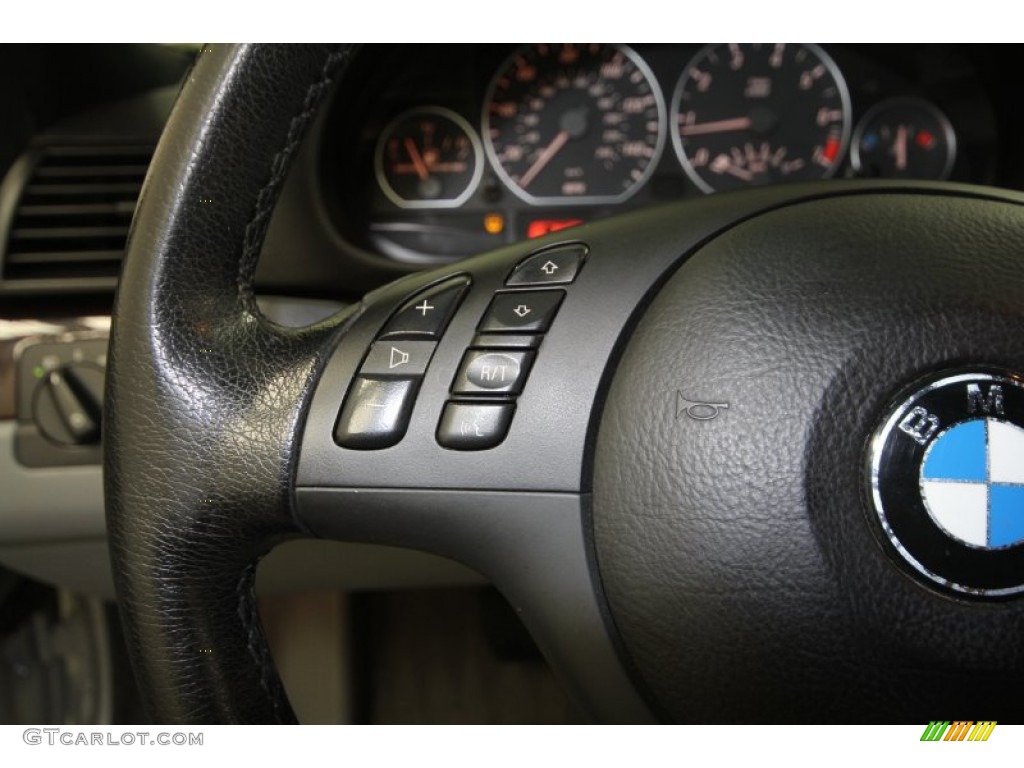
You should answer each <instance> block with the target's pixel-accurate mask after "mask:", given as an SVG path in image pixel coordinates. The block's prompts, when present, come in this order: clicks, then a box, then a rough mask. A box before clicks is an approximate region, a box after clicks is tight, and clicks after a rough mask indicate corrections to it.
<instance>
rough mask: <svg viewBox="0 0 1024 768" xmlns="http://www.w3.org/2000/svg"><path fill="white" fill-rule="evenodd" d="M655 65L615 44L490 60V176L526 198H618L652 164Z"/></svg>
mask: <svg viewBox="0 0 1024 768" xmlns="http://www.w3.org/2000/svg"><path fill="white" fill-rule="evenodd" d="M664 127H665V103H664V100H663V99H662V97H661V92H660V90H659V89H658V87H657V84H656V83H655V80H654V75H653V74H652V73H651V71H650V69H649V68H648V67H647V65H646V64H645V63H644V61H643V60H642V59H641V58H640V57H639V56H637V54H636V53H635V52H634V51H632V50H631V49H629V48H626V47H625V46H620V45H605V44H590V45H574V44H566V45H531V46H526V47H524V48H521V49H519V50H518V51H516V52H515V53H514V54H513V55H512V56H511V57H510V58H509V59H508V60H507V61H506V62H505V63H504V64H503V65H502V67H501V68H500V69H499V70H498V73H497V75H496V76H495V77H494V80H493V81H492V83H491V85H490V88H489V89H488V91H487V98H486V99H485V101H484V113H483V131H482V133H483V138H484V146H485V149H486V151H487V155H488V157H489V159H490V160H491V163H492V164H493V165H494V168H495V171H496V172H497V174H498V176H499V177H500V178H501V179H502V181H504V182H505V184H506V185H507V186H508V187H509V189H511V190H512V191H513V192H514V193H515V194H516V195H518V196H519V197H520V198H522V199H523V200H525V201H526V202H528V203H531V204H534V205H539V204H546V203H547V204H550V203H567V202H572V203H575V204H579V203H584V204H586V203H614V202H621V201H623V200H625V199H627V198H629V197H630V196H631V195H633V194H634V193H636V191H637V190H639V189H640V187H641V186H643V184H644V182H646V181H647V179H648V177H649V176H650V175H651V173H652V172H653V171H654V167H655V165H656V164H657V161H658V158H659V156H660V154H661V149H662V145H663V144H664V136H665V130H664Z"/></svg>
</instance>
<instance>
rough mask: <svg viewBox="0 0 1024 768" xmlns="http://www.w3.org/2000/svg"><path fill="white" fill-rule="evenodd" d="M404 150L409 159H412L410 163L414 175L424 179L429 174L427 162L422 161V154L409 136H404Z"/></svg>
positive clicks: (421, 179)
mask: <svg viewBox="0 0 1024 768" xmlns="http://www.w3.org/2000/svg"><path fill="white" fill-rule="evenodd" d="M405 151H406V152H408V153H409V159H411V160H412V165H413V167H414V168H415V169H416V175H417V176H419V177H420V181H426V180H427V177H428V176H430V171H428V170H427V164H426V163H424V162H423V156H422V155H420V150H419V148H417V146H416V142H415V141H413V140H412V137H411V136H406V137H405Z"/></svg>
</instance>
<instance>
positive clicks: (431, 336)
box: [334, 243, 587, 451]
mask: <svg viewBox="0 0 1024 768" xmlns="http://www.w3.org/2000/svg"><path fill="white" fill-rule="evenodd" d="M586 256H587V247H586V246H585V245H583V244H582V243H572V244H568V245H559V246H555V247H553V248H547V249H544V250H541V251H538V252H537V253H534V254H531V255H530V256H528V257H526V258H525V259H523V260H522V261H521V262H520V263H519V264H518V265H517V266H516V267H515V269H513V270H512V273H511V274H510V275H509V276H508V277H507V279H506V281H505V288H504V289H503V290H500V291H498V292H496V293H495V295H494V296H493V298H492V299H491V302H490V304H489V305H488V307H487V310H486V311H485V312H484V315H483V317H482V318H481V320H480V322H479V324H478V325H477V333H476V336H475V337H474V338H473V341H472V343H471V344H470V346H469V348H468V349H467V350H466V352H465V354H464V355H463V357H462V362H461V363H460V365H459V367H458V370H457V371H456V373H455V376H454V379H453V380H452V384H451V388H450V395H451V397H450V399H449V400H448V402H447V403H446V404H445V406H444V410H443V412H442V413H441V418H440V423H439V424H438V428H437V435H436V437H437V442H438V444H439V445H441V446H442V447H444V448H449V449H453V450H462V451H471V450H483V449H487V448H493V447H494V446H496V445H498V444H499V443H501V441H502V440H504V439H505V436H506V434H508V430H509V426H510V425H511V423H512V417H513V415H514V413H515V408H516V398H517V396H518V395H519V394H520V393H521V392H522V391H523V387H524V386H525V384H526V379H527V377H528V376H529V373H530V368H531V367H532V366H533V363H534V360H535V358H536V355H537V350H538V348H539V347H540V345H541V341H542V340H543V337H544V334H545V333H546V332H547V331H548V329H549V328H550V327H551V324H552V322H553V321H554V318H555V315H556V314H557V313H558V308H559V306H560V305H561V303H562V300H563V299H564V298H565V290H563V289H561V288H560V287H559V286H566V285H569V284H571V283H572V282H573V280H575V279H576V276H577V274H579V271H580V269H581V268H582V267H583V263H584V260H585V259H586ZM469 285H470V279H469V277H467V276H459V277H454V278H450V279H448V280H445V281H444V282H442V283H439V284H437V285H434V286H432V287H431V288H429V289H427V290H425V291H422V292H420V293H417V294H416V295H415V296H413V297H412V298H411V299H408V300H407V301H406V302H405V304H403V305H402V307H401V308H400V309H399V310H398V312H396V313H395V315H394V316H393V317H392V318H391V320H390V321H389V322H388V323H387V325H385V326H384V330H383V331H381V332H380V333H379V334H378V335H377V338H376V339H375V340H374V342H373V343H372V344H371V346H370V349H369V351H368V352H367V354H366V357H365V358H364V360H363V363H362V366H361V367H360V369H359V373H358V375H357V376H356V378H355V380H354V381H353V383H352V385H351V386H350V387H349V391H348V394H347V396H346V398H345V401H344V403H343V404H342V407H341V412H340V414H339V417H338V422H337V426H336V427H335V430H334V439H335V442H336V443H337V444H338V445H341V446H343V447H345V448H354V449H359V450H376V449H381V448H388V447H390V446H392V445H395V444H397V443H398V442H399V441H400V440H401V439H402V437H404V435H405V432H406V429H407V428H408V425H409V418H410V416H411V414H412V409H413V405H414V403H415V399H416V395H417V393H418V392H419V387H420V383H421V381H422V380H423V376H424V374H425V372H426V370H427V366H428V365H430V360H431V358H432V357H433V354H434V350H435V349H436V347H437V343H438V341H439V339H440V338H441V336H442V334H443V333H444V331H445V329H446V328H447V327H448V323H449V321H450V320H451V318H452V316H453V315H454V313H455V311H456V310H457V309H458V306H459V304H460V302H461V301H462V299H463V298H464V297H465V295H466V292H467V291H468V289H469Z"/></svg>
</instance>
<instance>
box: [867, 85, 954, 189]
mask: <svg viewBox="0 0 1024 768" xmlns="http://www.w3.org/2000/svg"><path fill="white" fill-rule="evenodd" d="M955 159H956V134H955V133H954V132H953V126H952V124H951V123H950V122H949V119H948V118H947V117H946V116H945V115H944V114H943V113H942V112H941V111H939V109H938V107H936V106H935V105H934V104H932V103H931V102H928V101H925V100H924V99H911V98H902V99H888V100H886V101H882V102H879V103H878V104H876V105H875V106H874V107H872V108H871V109H869V110H868V111H867V112H866V113H865V114H864V117H863V118H862V119H861V121H860V123H859V124H858V125H857V128H856V130H855V131H854V132H853V145H852V146H851V148H850V162H851V164H852V165H853V170H854V171H855V172H856V173H857V175H858V176H866V177H870V178H876V177H882V178H889V179H936V180H938V179H946V178H949V174H950V172H951V171H952V170H953V161H954V160H955Z"/></svg>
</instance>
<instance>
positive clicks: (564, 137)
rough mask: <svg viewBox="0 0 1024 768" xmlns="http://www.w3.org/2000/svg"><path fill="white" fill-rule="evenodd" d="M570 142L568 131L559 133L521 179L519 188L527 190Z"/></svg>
mask: <svg viewBox="0 0 1024 768" xmlns="http://www.w3.org/2000/svg"><path fill="white" fill-rule="evenodd" d="M568 140H569V132H568V131H559V132H558V135H557V136H555V138H554V139H553V140H552V141H551V143H550V144H548V145H547V147H546V148H545V149H544V151H543V152H541V153H540V157H538V158H537V159H536V160H534V162H533V165H531V166H530V169H529V170H528V171H527V172H526V173H524V174H523V177H522V178H521V179H519V186H520V187H521V188H522V189H526V188H527V187H528V186H530V182H531V181H533V180H534V179H535V178H537V174H538V173H540V172H541V171H543V170H544V166H546V165H547V164H548V163H549V162H551V158H552V157H554V156H555V155H557V154H558V150H560V149H561V148H562V147H564V146H565V142H567V141H568Z"/></svg>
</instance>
